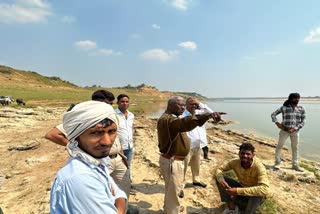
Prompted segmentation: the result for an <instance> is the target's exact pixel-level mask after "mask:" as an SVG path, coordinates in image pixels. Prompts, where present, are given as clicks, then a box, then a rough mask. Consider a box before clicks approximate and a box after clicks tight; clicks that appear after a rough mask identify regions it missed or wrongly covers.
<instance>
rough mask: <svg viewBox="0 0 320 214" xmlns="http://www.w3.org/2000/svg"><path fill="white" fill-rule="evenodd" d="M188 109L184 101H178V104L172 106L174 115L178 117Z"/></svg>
mask: <svg viewBox="0 0 320 214" xmlns="http://www.w3.org/2000/svg"><path fill="white" fill-rule="evenodd" d="M185 108H186V105H185V103H184V100H183V99H181V100H177V102H176V103H175V104H174V105H173V106H172V113H173V114H174V115H176V116H180V115H182V113H183V112H184V110H185Z"/></svg>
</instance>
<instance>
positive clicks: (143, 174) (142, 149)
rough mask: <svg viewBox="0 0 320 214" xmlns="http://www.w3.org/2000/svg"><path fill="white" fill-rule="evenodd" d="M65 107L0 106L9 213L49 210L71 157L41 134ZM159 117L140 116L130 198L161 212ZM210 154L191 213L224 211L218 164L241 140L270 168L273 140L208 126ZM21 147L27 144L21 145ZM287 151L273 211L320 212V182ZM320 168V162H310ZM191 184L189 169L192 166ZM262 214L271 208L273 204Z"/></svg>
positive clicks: (1, 168)
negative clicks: (204, 185)
mask: <svg viewBox="0 0 320 214" xmlns="http://www.w3.org/2000/svg"><path fill="white" fill-rule="evenodd" d="M64 110H65V109H64V108H41V107H38V108H35V109H33V110H30V109H24V110H17V109H12V108H1V109H0V136H1V138H0V160H1V165H0V207H1V208H2V210H3V212H4V213H5V214H10V213H15V214H16V213H19V214H20V213H21V214H23V213H49V193H50V187H51V184H52V181H53V179H54V176H55V174H56V172H57V171H58V170H59V169H60V168H61V167H62V166H63V165H64V164H65V162H66V160H67V159H68V156H67V153H66V151H65V148H63V147H61V146H57V145H55V144H53V143H51V142H49V141H47V140H45V139H44V138H43V136H44V134H45V133H46V132H47V131H48V130H49V129H50V128H51V127H53V126H55V125H56V124H58V123H60V122H61V117H62V112H63V111H64ZM155 124H156V121H155V120H151V119H147V118H146V117H144V116H142V115H137V116H136V122H135V132H134V135H135V156H134V160H133V166H132V167H133V169H132V174H133V187H134V189H135V192H136V194H135V195H131V197H130V203H131V204H132V205H133V206H136V207H138V208H139V210H140V213H151V214H153V213H154V214H155V213H159V214H160V213H162V211H161V208H162V206H163V192H164V182H163V180H162V179H161V178H160V175H159V162H158V160H159V154H158V149H157V135H156V127H155ZM208 135H209V141H210V144H209V148H210V151H211V154H210V157H211V158H212V159H213V161H210V162H206V161H202V162H201V178H202V180H203V181H204V182H205V183H207V184H209V185H208V187H207V188H205V189H203V188H198V187H193V186H192V185H191V184H189V185H187V187H186V189H185V198H184V199H183V200H182V204H183V205H184V206H185V207H186V210H187V213H199V214H200V213H204V214H206V213H221V212H222V210H223V208H222V206H221V203H220V199H219V197H218V194H217V189H216V187H215V184H214V182H213V179H212V178H213V173H214V170H215V168H216V167H217V166H218V165H219V164H221V163H222V162H223V161H224V160H225V159H228V158H231V157H234V156H236V155H237V151H238V145H240V144H241V143H242V142H243V141H248V142H252V143H253V144H254V145H255V146H256V147H257V149H258V151H257V156H258V157H259V158H260V159H261V160H262V161H263V162H264V164H265V165H266V166H267V167H268V166H270V165H272V163H273V153H274V148H273V147H272V145H274V143H275V142H272V141H270V140H268V139H261V138H256V137H254V136H247V135H243V134H241V133H236V132H231V131H223V130H221V129H217V128H213V129H210V130H208ZM22 149H28V150H23V151H21V150H22ZM284 152H285V158H284V164H285V169H282V170H281V171H278V172H275V171H273V170H272V169H268V174H269V177H270V180H271V187H272V189H273V192H274V196H273V199H272V201H273V202H274V204H272V207H273V210H275V212H273V213H318V210H319V208H320V205H319V202H320V196H319V192H320V187H319V184H318V181H317V179H316V178H315V176H314V173H312V172H309V171H307V172H306V173H296V172H294V171H292V170H291V169H290V167H289V166H290V158H289V153H288V152H286V151H284ZM309 164H310V165H312V164H313V165H314V167H315V168H317V169H319V165H318V164H315V163H309ZM188 182H190V183H191V172H190V169H189V171H188ZM264 213H270V209H269V210H268V211H265V212H264Z"/></svg>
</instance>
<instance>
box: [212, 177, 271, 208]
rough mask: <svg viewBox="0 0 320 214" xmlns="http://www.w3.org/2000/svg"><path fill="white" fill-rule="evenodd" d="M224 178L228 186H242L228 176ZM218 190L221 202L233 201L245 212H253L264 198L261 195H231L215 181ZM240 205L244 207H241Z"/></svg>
mask: <svg viewBox="0 0 320 214" xmlns="http://www.w3.org/2000/svg"><path fill="white" fill-rule="evenodd" d="M224 180H225V181H226V182H227V183H228V184H229V186H230V187H242V186H241V184H240V183H239V182H238V181H236V180H234V179H232V178H229V177H224ZM217 186H218V190H219V193H220V197H221V201H223V202H231V201H235V203H236V204H237V205H239V207H240V210H245V211H244V213H245V214H254V213H256V210H257V209H258V207H259V206H260V205H261V204H262V202H263V201H264V200H265V198H264V197H262V196H236V197H232V196H230V195H228V193H227V191H226V190H225V188H223V187H222V186H221V184H220V183H219V182H217ZM242 207H245V208H244V209H242Z"/></svg>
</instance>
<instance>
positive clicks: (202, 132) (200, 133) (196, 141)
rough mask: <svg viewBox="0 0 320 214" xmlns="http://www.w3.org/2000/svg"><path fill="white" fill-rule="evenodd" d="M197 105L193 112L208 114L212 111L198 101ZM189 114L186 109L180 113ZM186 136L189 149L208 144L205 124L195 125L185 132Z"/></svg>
mask: <svg viewBox="0 0 320 214" xmlns="http://www.w3.org/2000/svg"><path fill="white" fill-rule="evenodd" d="M199 107H200V109H197V110H196V111H195V114H209V113H213V112H214V111H213V110H212V109H210V108H209V107H208V106H207V105H206V104H204V103H200V104H199ZM191 115H192V114H191V113H190V112H189V111H188V110H185V111H184V112H183V114H182V117H186V116H191ZM187 136H188V138H189V140H190V147H191V149H193V148H197V147H200V148H203V147H205V146H207V145H208V140H207V131H206V126H205V124H203V126H197V127H196V128H194V129H193V130H191V131H189V132H187Z"/></svg>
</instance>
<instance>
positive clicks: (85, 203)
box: [50, 157, 127, 214]
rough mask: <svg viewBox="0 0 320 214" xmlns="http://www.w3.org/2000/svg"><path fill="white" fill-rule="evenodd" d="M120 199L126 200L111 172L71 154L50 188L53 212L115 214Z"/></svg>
mask: <svg viewBox="0 0 320 214" xmlns="http://www.w3.org/2000/svg"><path fill="white" fill-rule="evenodd" d="M113 193H114V194H113ZM117 198H125V199H127V197H126V194H125V193H124V192H123V191H122V190H120V189H119V187H118V186H117V185H116V184H115V182H114V180H113V179H112V178H111V177H110V175H109V173H108V172H106V171H104V170H103V169H101V168H99V167H97V166H94V165H93V164H90V163H85V162H83V161H82V160H81V159H79V158H73V157H72V158H70V159H69V161H68V163H67V164H66V165H65V166H64V167H63V168H62V169H61V170H60V171H59V172H58V174H57V176H56V178H55V181H54V183H53V186H52V188H51V192H50V213H51V214H55V213H59V214H60V213H95V214H96V213H108V214H109V213H110V214H113V213H115V214H116V213H117V208H116V207H115V205H114V204H115V200H116V199H117Z"/></svg>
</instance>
